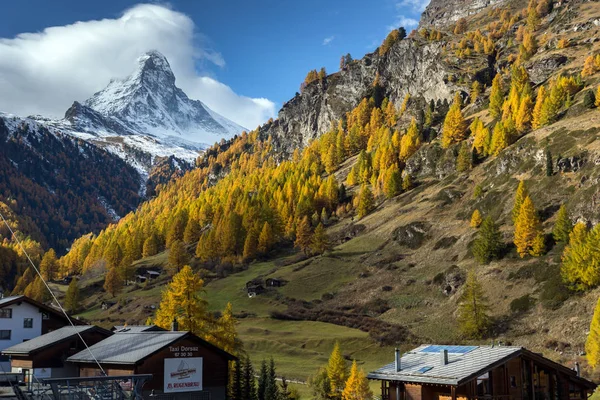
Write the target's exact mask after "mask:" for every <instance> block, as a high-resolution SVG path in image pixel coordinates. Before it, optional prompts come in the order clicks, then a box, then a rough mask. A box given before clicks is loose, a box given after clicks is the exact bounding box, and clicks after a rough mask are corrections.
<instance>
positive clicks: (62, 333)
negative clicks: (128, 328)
mask: <svg viewBox="0 0 600 400" xmlns="http://www.w3.org/2000/svg"><path fill="white" fill-rule="evenodd" d="M88 331H99V332H104V333H106V336H109V335H111V333H110V332H109V331H107V330H105V329H102V328H99V327H97V326H94V325H80V326H65V327H62V328H60V329H57V330H55V331H52V332H49V333H46V334H45V335H41V336H38V337H36V338H33V339H31V340H27V341H25V342H22V343H18V344H16V345H14V346H11V347H9V348H7V349H4V350H2V353H3V354H6V355H17V354H19V355H30V354H33V353H36V352H38V351H41V350H43V349H46V348H48V347H50V346H53V345H55V344H57V343H60V342H63V341H66V340H70V339H72V338H73V337H77V335H80V334H82V333H84V332H88Z"/></svg>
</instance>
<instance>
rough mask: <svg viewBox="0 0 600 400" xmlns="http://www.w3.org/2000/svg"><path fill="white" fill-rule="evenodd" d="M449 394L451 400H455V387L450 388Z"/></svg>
mask: <svg viewBox="0 0 600 400" xmlns="http://www.w3.org/2000/svg"><path fill="white" fill-rule="evenodd" d="M450 393H451V395H450V396H451V398H452V400H456V386H450Z"/></svg>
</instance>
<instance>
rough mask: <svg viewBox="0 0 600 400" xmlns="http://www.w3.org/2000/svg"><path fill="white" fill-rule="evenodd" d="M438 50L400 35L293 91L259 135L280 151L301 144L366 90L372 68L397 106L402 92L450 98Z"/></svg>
mask: <svg viewBox="0 0 600 400" xmlns="http://www.w3.org/2000/svg"><path fill="white" fill-rule="evenodd" d="M441 51H442V45H441V44H440V43H424V42H420V41H419V40H418V39H404V40H401V41H399V42H397V43H395V44H394V45H393V46H392V47H391V48H390V50H389V51H388V52H387V53H386V54H384V55H383V56H380V55H379V54H378V53H377V52H375V53H372V54H367V55H366V56H365V57H364V58H363V59H361V60H355V61H353V62H352V63H351V64H350V65H348V66H347V67H346V68H345V69H344V70H342V71H339V72H336V73H334V74H332V75H329V76H327V78H326V79H324V80H323V81H315V82H313V83H311V84H309V85H308V86H307V87H306V88H304V90H303V91H302V93H299V94H296V96H295V97H294V98H293V99H291V100H290V101H288V102H287V103H285V104H284V105H283V108H282V109H281V110H280V111H279V116H278V119H277V120H275V121H274V122H273V123H271V124H268V125H265V126H263V128H262V129H261V132H260V134H261V137H263V138H265V139H266V138H267V137H268V136H269V135H270V136H272V138H273V145H274V148H275V151H276V152H280V153H282V154H290V153H292V152H293V151H294V149H296V148H302V147H304V146H306V144H307V143H308V142H309V141H310V140H311V139H314V138H315V137H318V136H319V135H321V134H323V133H324V132H326V131H327V130H328V129H329V128H330V126H331V122H332V121H337V120H339V119H340V118H342V117H343V116H344V115H345V114H346V113H347V112H348V111H350V110H352V108H354V107H355V106H356V105H357V104H358V103H359V102H360V101H361V100H362V99H363V98H364V97H365V96H368V95H370V94H371V93H372V91H373V82H374V81H375V77H376V75H377V73H379V76H380V78H379V79H380V82H381V86H382V87H384V88H385V92H384V93H383V95H384V96H386V97H388V98H389V99H390V100H391V101H393V102H394V103H395V104H396V105H397V106H399V105H400V103H401V102H402V100H403V98H404V96H405V95H406V94H407V93H410V94H411V96H418V97H420V98H422V99H424V100H425V101H429V100H430V99H434V100H438V99H450V98H451V97H452V94H453V93H454V91H455V90H456V86H455V85H454V84H452V83H449V82H447V80H446V78H447V74H448V70H449V67H448V66H447V65H445V64H444V62H442V61H441V60H442V57H441V56H440V55H441Z"/></svg>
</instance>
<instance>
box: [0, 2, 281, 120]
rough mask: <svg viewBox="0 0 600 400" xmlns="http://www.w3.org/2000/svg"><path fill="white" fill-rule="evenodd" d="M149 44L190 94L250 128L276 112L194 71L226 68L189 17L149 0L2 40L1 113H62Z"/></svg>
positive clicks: (121, 73) (129, 66)
mask: <svg viewBox="0 0 600 400" xmlns="http://www.w3.org/2000/svg"><path fill="white" fill-rule="evenodd" d="M152 49H156V50H158V51H160V52H161V53H163V54H164V55H165V56H166V57H167V59H168V60H169V63H170V64H171V67H172V69H173V72H174V73H175V76H176V77H177V85H178V86H179V87H181V88H182V89H183V90H184V91H185V92H186V93H187V94H188V96H190V97H191V98H193V99H199V100H201V101H203V102H204V103H206V104H207V105H208V106H209V107H211V108H212V109H213V110H214V111H216V112H218V113H220V114H222V115H224V116H226V117H228V118H230V119H232V120H233V121H235V122H237V123H239V124H240V125H243V126H246V127H248V128H254V127H256V126H257V125H259V124H260V123H262V122H264V121H266V120H267V119H268V118H270V117H272V116H274V115H275V104H274V103H273V102H272V101H270V100H268V99H263V98H258V99H254V98H249V97H245V96H240V95H238V94H236V93H234V92H233V90H231V88H229V87H228V86H227V85H224V84H223V83H220V82H218V81H216V80H214V79H213V78H210V77H207V76H204V75H208V74H207V73H201V74H199V73H198V72H197V70H196V67H195V65H196V64H197V63H198V62H199V63H200V64H202V63H208V64H214V65H216V66H224V65H225V60H224V59H223V57H222V56H221V54H220V53H218V52H216V51H214V50H213V49H211V46H210V43H209V41H208V40H207V38H206V37H204V36H202V35H201V34H199V33H198V32H197V30H196V27H195V25H194V22H193V21H192V20H191V19H190V18H189V17H188V16H186V15H185V14H182V13H180V12H177V11H174V10H171V9H169V8H168V7H165V6H162V5H154V4H140V5H137V6H134V7H133V8H130V9H128V10H126V11H125V12H124V13H123V15H121V16H120V17H119V18H115V19H103V20H96V21H85V22H75V23H73V24H71V25H66V26H57V27H50V28H46V29H44V30H43V31H42V32H40V33H23V34H20V35H18V36H16V37H14V38H11V39H5V38H0V93H1V95H0V111H4V112H10V113H14V114H18V115H30V114H42V115H46V116H52V117H57V116H62V115H63V113H64V112H65V110H66V109H67V108H68V107H69V106H70V105H71V103H72V102H73V101H74V100H78V101H83V100H85V99H87V98H88V97H90V96H91V95H92V94H93V93H95V92H96V91H98V90H100V89H102V88H103V87H104V86H106V85H107V84H108V82H109V80H110V79H111V78H121V77H125V76H127V75H128V74H130V73H131V72H132V70H133V68H134V67H135V60H136V59H137V57H139V56H140V55H141V54H142V53H143V52H145V51H148V50H152Z"/></svg>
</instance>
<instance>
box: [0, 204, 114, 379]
mask: <svg viewBox="0 0 600 400" xmlns="http://www.w3.org/2000/svg"><path fill="white" fill-rule="evenodd" d="M0 218H2V221H3V222H4V225H6V227H7V228H8V230H9V232H10V234H11V237H12V238H13V239H14V240H15V241H16V242H17V244H18V245H19V247H20V248H21V251H22V252H23V254H25V256H26V257H27V260H29V263H30V264H31V266H32V267H33V269H34V270H35V272H36V273H37V274H38V276H39V277H40V279H41V280H42V282H44V286H46V289H48V292H50V295H51V296H52V299H53V300H54V302H55V303H56V304H57V305H58V308H60V311H62V313H63V314H64V315H65V317H66V318H67V321H69V323H70V324H71V326H72V327H73V329H74V330H75V333H77V336H79V339H81V341H82V342H83V344H84V345H85V348H86V349H87V351H88V352H89V353H90V356H92V358H93V359H94V361H95V362H96V364H97V365H98V368H100V371H102V374H104V376H107V374H106V371H104V368H102V365H100V362H99V361H98V359H97V358H96V356H95V355H94V353H92V350H91V349H90V347H89V346H88V344H87V343H86V341H85V339H84V338H83V337H82V336H81V333H80V332H79V331H78V330H77V329H76V327H75V324H74V323H73V321H71V317H69V314H67V312H66V311H65V309H64V308H63V306H62V304H60V301H58V299H57V298H56V296H55V295H54V292H52V289H50V286H48V283H47V282H46V280H45V279H44V277H43V276H42V273H41V272H40V270H39V269H38V268H37V267H36V266H35V263H34V262H33V261H32V260H31V257H29V254H28V253H27V250H25V247H23V244H22V243H21V240H19V238H18V237H17V235H16V234H15V232H14V231H13V230H12V228H11V227H10V225H9V224H8V221H6V219H5V218H4V215H2V213H1V212H0Z"/></svg>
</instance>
